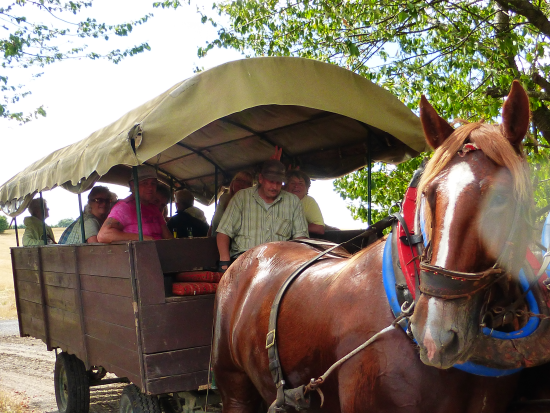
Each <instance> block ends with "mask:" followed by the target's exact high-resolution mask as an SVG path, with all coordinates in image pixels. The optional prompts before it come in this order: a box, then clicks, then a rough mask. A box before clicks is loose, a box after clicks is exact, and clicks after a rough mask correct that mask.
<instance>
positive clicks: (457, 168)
mask: <svg viewBox="0 0 550 413" xmlns="http://www.w3.org/2000/svg"><path fill="white" fill-rule="evenodd" d="M473 182H474V174H473V172H472V169H471V168H470V165H468V163H466V162H460V163H458V164H456V165H454V166H453V167H452V168H451V170H450V171H449V174H448V175H447V180H446V181H445V182H444V184H443V185H444V187H445V188H444V189H443V191H444V192H445V193H447V197H448V204H447V209H446V211H445V218H444V219H443V227H442V228H441V240H440V242H439V248H438V251H437V257H436V260H435V263H434V264H435V265H437V266H439V267H443V268H445V265H446V263H447V258H448V256H449V248H450V246H449V244H450V239H451V226H452V223H453V218H454V215H455V210H456V207H457V204H458V199H459V197H460V194H461V193H462V192H463V191H464V189H465V188H466V187H467V186H468V185H470V184H472V183H473Z"/></svg>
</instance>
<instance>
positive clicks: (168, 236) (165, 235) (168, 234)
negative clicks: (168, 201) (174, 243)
mask: <svg viewBox="0 0 550 413" xmlns="http://www.w3.org/2000/svg"><path fill="white" fill-rule="evenodd" d="M162 238H163V239H174V235H172V232H171V231H170V230H169V229H168V226H167V225H166V224H164V225H163V226H162Z"/></svg>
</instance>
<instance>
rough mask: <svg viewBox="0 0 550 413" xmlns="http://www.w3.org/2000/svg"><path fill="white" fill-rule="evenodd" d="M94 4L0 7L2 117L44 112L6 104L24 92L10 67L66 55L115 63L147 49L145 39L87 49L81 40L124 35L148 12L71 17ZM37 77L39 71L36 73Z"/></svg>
mask: <svg viewBox="0 0 550 413" xmlns="http://www.w3.org/2000/svg"><path fill="white" fill-rule="evenodd" d="M179 5H180V3H179V2H178V1H173V0H170V1H163V2H156V3H154V4H153V7H163V8H166V7H178V6H179ZM90 7H92V0H87V1H69V2H67V3H64V2H62V1H61V0H11V1H9V2H8V3H7V4H6V5H4V6H0V21H1V27H0V29H1V30H2V34H1V35H0V52H1V53H2V58H1V59H2V60H1V62H2V64H1V67H2V69H3V70H2V72H4V73H0V91H1V92H2V93H3V96H2V101H0V118H7V119H16V120H18V121H23V122H24V121H29V120H30V119H32V117H33V115H34V116H35V117H37V116H45V115H46V112H45V110H44V108H43V107H42V106H41V107H39V108H37V109H36V110H35V111H34V114H23V113H21V112H12V111H10V106H12V105H13V104H14V103H16V102H17V101H19V100H20V99H21V98H22V97H24V96H26V95H28V94H29V93H30V91H28V90H25V87H24V86H21V85H13V84H12V83H10V81H9V78H8V76H7V75H6V73H5V72H6V71H7V70H9V69H32V68H39V67H43V66H45V65H48V64H52V63H55V62H59V61H61V60H65V59H81V58H87V59H92V60H95V59H108V60H110V61H112V62H113V63H118V62H120V61H121V60H122V59H124V58H125V57H128V56H133V55H136V54H138V53H142V52H144V51H146V50H150V47H149V45H148V44H147V43H142V44H139V45H134V46H132V47H129V48H127V49H125V50H119V49H115V50H111V51H109V52H107V53H99V52H97V51H94V50H90V49H89V47H88V45H87V44H86V43H85V41H94V40H96V39H99V40H101V39H103V40H109V38H110V37H111V36H128V35H129V34H130V33H131V32H132V30H133V28H135V27H136V26H138V25H141V24H144V23H146V22H147V20H149V18H150V17H152V16H153V15H152V14H151V13H148V14H146V15H145V16H143V17H141V18H139V19H137V20H132V21H129V22H121V23H118V24H113V25H108V24H105V23H102V22H98V21H97V20H96V19H93V18H90V17H87V18H83V19H81V20H78V19H77V20H75V18H74V16H78V15H79V14H81V13H83V12H84V10H85V9H87V8H90ZM35 75H36V76H39V75H40V74H39V73H35Z"/></svg>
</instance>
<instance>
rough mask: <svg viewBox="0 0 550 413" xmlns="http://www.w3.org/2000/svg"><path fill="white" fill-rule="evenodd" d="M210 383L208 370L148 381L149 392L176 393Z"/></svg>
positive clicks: (196, 388)
mask: <svg viewBox="0 0 550 413" xmlns="http://www.w3.org/2000/svg"><path fill="white" fill-rule="evenodd" d="M207 383H208V370H203V371H197V372H194V373H187V374H180V375H177V376H170V377H163V378H161V379H154V380H148V381H147V392H148V393H149V394H153V395H156V394H164V393H174V392H179V391H191V390H198V388H199V386H202V385H205V384H207Z"/></svg>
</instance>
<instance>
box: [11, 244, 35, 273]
mask: <svg viewBox="0 0 550 413" xmlns="http://www.w3.org/2000/svg"><path fill="white" fill-rule="evenodd" d="M11 250H12V252H13V265H14V268H17V269H18V270H38V248H36V247H17V248H12V249H11Z"/></svg>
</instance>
